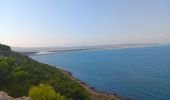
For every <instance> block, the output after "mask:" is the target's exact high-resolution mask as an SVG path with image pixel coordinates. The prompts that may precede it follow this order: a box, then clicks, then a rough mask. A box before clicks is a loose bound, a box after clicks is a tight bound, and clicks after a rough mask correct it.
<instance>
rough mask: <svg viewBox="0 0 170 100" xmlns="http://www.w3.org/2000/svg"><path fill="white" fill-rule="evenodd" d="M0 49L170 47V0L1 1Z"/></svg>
mask: <svg viewBox="0 0 170 100" xmlns="http://www.w3.org/2000/svg"><path fill="white" fill-rule="evenodd" d="M0 43H3V44H7V45H10V46H18V47H44V46H79V45H104V44H120V43H170V0H0Z"/></svg>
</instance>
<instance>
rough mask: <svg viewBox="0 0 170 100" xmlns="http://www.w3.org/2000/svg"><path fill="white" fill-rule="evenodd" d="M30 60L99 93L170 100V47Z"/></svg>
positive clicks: (74, 54) (51, 56)
mask: <svg viewBox="0 0 170 100" xmlns="http://www.w3.org/2000/svg"><path fill="white" fill-rule="evenodd" d="M30 57H31V58H33V59H35V60H37V61H39V62H42V63H46V64H49V65H53V66H56V67H57V68H61V69H65V70H67V71H70V72H71V73H72V75H73V76H74V77H76V78H78V79H80V80H82V81H83V82H85V83H86V84H88V85H89V86H91V87H94V88H95V89H96V90H97V91H100V92H107V93H111V94H112V93H114V94H115V93H116V94H117V95H119V96H122V97H128V98H130V99H131V100H170V46H152V47H139V48H119V49H109V50H89V51H88V50H87V51H71V52H64V53H56V54H49V55H34V56H30Z"/></svg>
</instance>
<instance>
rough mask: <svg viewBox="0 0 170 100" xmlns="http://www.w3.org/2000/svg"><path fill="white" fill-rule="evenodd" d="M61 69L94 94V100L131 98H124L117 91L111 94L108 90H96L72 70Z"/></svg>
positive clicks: (126, 99)
mask: <svg viewBox="0 0 170 100" xmlns="http://www.w3.org/2000/svg"><path fill="white" fill-rule="evenodd" d="M60 70H61V71H62V72H63V73H64V75H66V76H68V77H69V78H70V79H72V80H74V81H76V82H77V83H79V84H80V85H81V86H82V87H83V88H84V89H85V90H86V91H87V92H89V93H90V94H91V96H92V97H91V98H92V100H130V99H129V98H122V97H120V96H118V95H117V94H116V93H113V94H109V93H106V92H99V91H96V90H95V88H94V87H91V86H89V85H88V84H86V83H85V82H83V81H81V80H79V79H77V78H76V77H74V76H73V75H72V73H71V72H70V71H67V70H64V69H60Z"/></svg>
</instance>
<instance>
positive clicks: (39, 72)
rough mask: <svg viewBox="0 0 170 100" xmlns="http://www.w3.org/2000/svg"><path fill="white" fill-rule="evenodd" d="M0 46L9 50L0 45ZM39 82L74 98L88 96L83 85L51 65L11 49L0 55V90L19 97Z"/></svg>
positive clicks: (81, 99) (77, 99) (26, 93)
mask: <svg viewBox="0 0 170 100" xmlns="http://www.w3.org/2000/svg"><path fill="white" fill-rule="evenodd" d="M0 48H6V49H3V50H10V49H9V48H8V47H1V45H0ZM6 52H7V51H6ZM39 83H45V84H49V85H50V86H52V87H53V88H54V90H55V91H58V92H59V93H60V94H61V95H64V96H65V97H67V98H73V99H74V100H84V99H85V100H88V99H89V97H90V95H89V93H87V91H85V89H84V88H83V87H81V86H80V85H79V84H78V83H77V82H75V81H73V80H71V79H70V78H69V77H68V76H66V75H64V74H63V72H62V71H61V70H59V69H57V68H55V67H53V66H49V65H47V64H42V63H39V62H37V61H34V60H32V59H31V58H29V57H27V56H24V55H21V54H18V53H15V52H12V51H8V55H5V56H3V57H0V90H2V91H5V92H7V93H8V94H9V95H11V96H13V97H20V96H24V95H28V91H29V88H30V87H32V86H35V85H38V84H39Z"/></svg>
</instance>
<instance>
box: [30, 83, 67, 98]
mask: <svg viewBox="0 0 170 100" xmlns="http://www.w3.org/2000/svg"><path fill="white" fill-rule="evenodd" d="M29 96H30V97H31V98H32V99H33V100H66V99H65V98H64V96H61V95H60V94H59V93H56V92H55V91H54V89H53V88H52V87H51V86H49V85H46V84H39V85H38V86H34V87H31V88H30V90H29Z"/></svg>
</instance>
